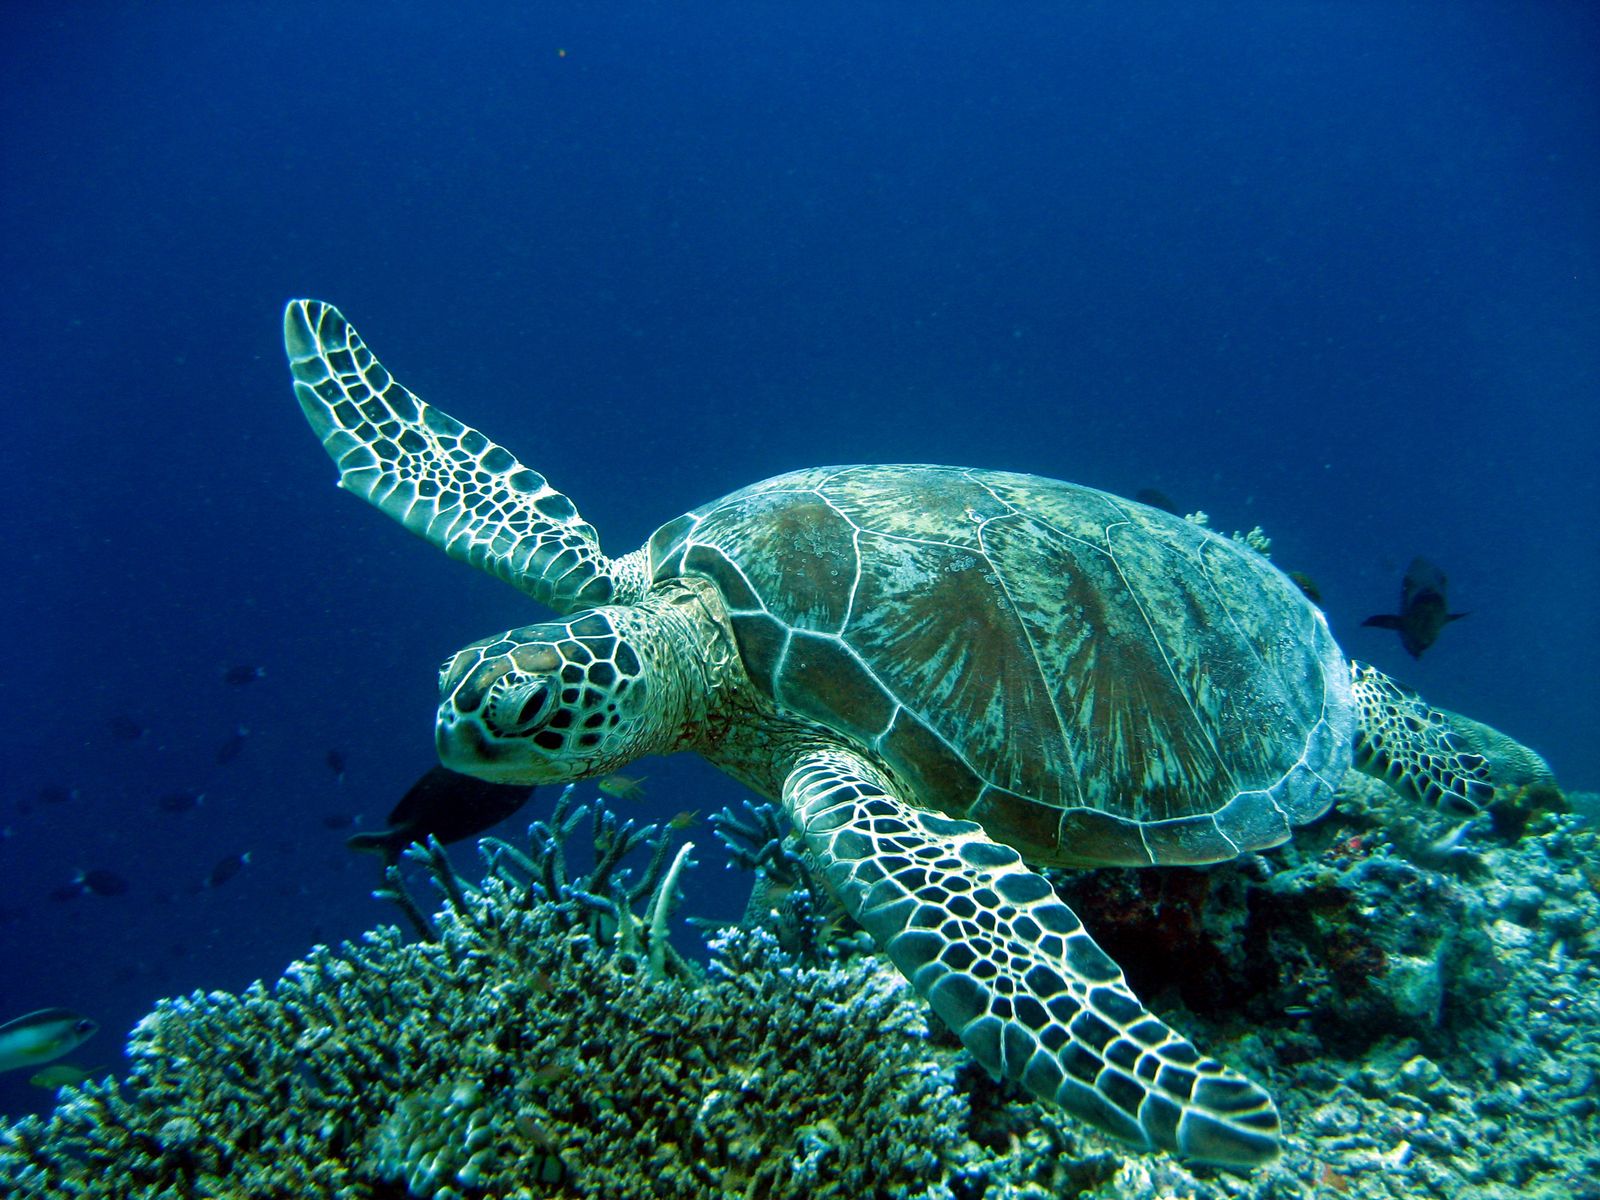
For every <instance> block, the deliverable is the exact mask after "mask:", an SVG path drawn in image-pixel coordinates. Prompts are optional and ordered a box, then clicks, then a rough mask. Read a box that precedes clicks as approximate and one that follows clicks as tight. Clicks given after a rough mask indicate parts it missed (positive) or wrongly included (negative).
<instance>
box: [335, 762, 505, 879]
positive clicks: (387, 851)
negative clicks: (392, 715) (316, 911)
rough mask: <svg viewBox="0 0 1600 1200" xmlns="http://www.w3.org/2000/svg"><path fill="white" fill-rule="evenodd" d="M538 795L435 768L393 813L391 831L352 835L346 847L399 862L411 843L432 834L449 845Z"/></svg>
mask: <svg viewBox="0 0 1600 1200" xmlns="http://www.w3.org/2000/svg"><path fill="white" fill-rule="evenodd" d="M532 795H533V787H532V785H531V784H524V783H489V782H487V781H486V780H482V779H474V778H473V777H472V776H471V775H463V774H461V772H459V771H452V770H451V769H450V768H449V767H433V768H431V769H430V770H429V771H427V772H426V773H425V774H424V775H423V776H422V778H421V779H419V780H417V781H416V782H415V783H414V784H412V785H411V787H410V788H409V789H407V791H406V794H405V795H404V796H401V797H400V802H399V803H398V804H396V805H395V806H394V811H393V812H391V813H390V814H389V821H388V828H387V829H381V830H375V831H373V832H371V833H357V834H352V835H351V836H350V837H348V838H346V839H345V843H344V844H345V845H347V846H349V847H350V849H352V850H367V851H373V852H375V853H378V854H381V855H383V858H384V861H385V862H386V863H392V862H394V861H395V860H396V859H398V858H399V856H400V852H401V851H402V850H404V849H405V848H406V847H407V846H409V845H411V843H412V842H425V841H427V840H428V836H429V835H430V834H431V835H433V836H434V837H436V838H438V839H439V840H440V841H441V842H443V843H444V844H446V845H449V844H450V843H451V842H459V841H461V839H462V838H469V837H471V836H472V835H473V834H475V833H482V832H483V831H484V830H485V829H488V828H489V827H490V826H491V825H498V824H499V823H500V822H501V821H504V820H505V819H506V818H507V817H509V816H510V815H511V814H512V813H514V812H516V811H517V809H519V808H521V807H522V806H523V805H524V804H526V803H527V802H528V797H530V796H532Z"/></svg>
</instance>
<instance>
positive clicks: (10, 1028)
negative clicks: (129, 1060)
mask: <svg viewBox="0 0 1600 1200" xmlns="http://www.w3.org/2000/svg"><path fill="white" fill-rule="evenodd" d="M99 1028H100V1026H99V1025H98V1024H97V1023H96V1022H94V1021H91V1020H90V1019H89V1018H88V1017H80V1016H79V1015H78V1014H77V1013H75V1012H71V1011H69V1010H68V1009H65V1008H41V1009H40V1010H39V1011H38V1012H31V1013H28V1014H26V1015H25V1016H21V1017H18V1018H17V1019H16V1020H14V1021H7V1022H6V1023H5V1024H4V1025H0V1071H15V1070H17V1069H18V1068H20V1067H37V1066H38V1065H39V1064H40V1063H47V1062H49V1061H50V1060H51V1059H52V1058H60V1057H61V1056H62V1055H63V1054H67V1053H70V1052H71V1051H73V1050H75V1049H77V1048H78V1047H79V1046H81V1045H82V1044H83V1043H84V1042H86V1041H88V1040H89V1039H90V1038H91V1037H93V1036H94V1032H95V1030H97V1029H99Z"/></svg>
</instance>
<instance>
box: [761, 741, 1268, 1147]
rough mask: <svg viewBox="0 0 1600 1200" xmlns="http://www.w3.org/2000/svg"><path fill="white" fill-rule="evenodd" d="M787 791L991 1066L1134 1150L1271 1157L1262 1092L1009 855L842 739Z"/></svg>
mask: <svg viewBox="0 0 1600 1200" xmlns="http://www.w3.org/2000/svg"><path fill="white" fill-rule="evenodd" d="M783 799H784V803H785V805H786V806H787V807H788V809H789V812H790V814H791V816H792V817H793V818H794V821H795V824H796V825H798V826H799V828H800V830H801V832H802V834H803V835H804V838H805V842H806V846H807V848H808V849H809V851H810V852H811V854H812V855H813V856H814V857H815V858H816V860H817V862H818V864H819V866H820V868H821V870H822V873H823V876H824V878H825V879H826V880H827V882H828V885H829V887H830V888H831V889H832V891H833V892H834V893H835V895H837V896H838V897H839V899H840V900H841V901H842V902H843V904H844V906H845V907H846V908H847V909H849V911H850V913H851V914H852V915H853V916H854V917H855V918H856V919H857V920H858V921H860V922H861V924H862V925H864V926H865V927H866V929H867V931H868V932H869V933H871V934H872V936H873V938H874V940H876V941H877V943H878V945H879V946H880V947H882V948H883V950H884V951H885V952H886V953H887V954H888V955H889V957H890V959H892V960H893V962H894V964H895V966H897V967H899V968H900V970H901V971H902V972H904V973H905V975H906V978H908V979H909V980H910V981H911V983H912V984H913V986H915V987H916V989H917V990H918V991H919V992H921V993H922V994H923V995H924V996H926V997H927V999H928V1001H929V1002H930V1003H931V1004H932V1005H933V1009H934V1011H935V1012H937V1013H938V1014H939V1016H940V1018H942V1019H943V1020H944V1021H945V1023H946V1024H948V1025H949V1026H950V1027H951V1028H952V1029H953V1030H955V1032H956V1034H957V1035H958V1036H959V1037H960V1038H961V1040H962V1042H963V1043H964V1044H965V1045H966V1047H967V1049H968V1050H970V1051H971V1052H972V1054H973V1057H975V1058H976V1059H977V1060H978V1061H979V1062H980V1063H982V1064H983V1066H984V1067H985V1068H986V1069H987V1070H988V1071H989V1072H990V1074H992V1075H994V1076H996V1077H997V1078H1000V1077H1003V1078H1006V1079H1011V1080H1015V1081H1017V1082H1019V1083H1021V1084H1022V1085H1023V1086H1025V1087H1026V1088H1027V1089H1028V1090H1029V1091H1031V1092H1033V1093H1034V1095H1036V1096H1040V1097H1042V1098H1044V1099H1046V1100H1050V1101H1053V1102H1055V1103H1056V1104H1059V1105H1060V1106H1061V1107H1062V1108H1064V1109H1066V1110H1067V1111H1068V1112H1071V1113H1072V1114H1074V1115H1075V1116H1078V1117H1082V1118H1083V1119H1084V1120H1086V1121H1089V1122H1090V1123H1092V1124H1094V1125H1095V1126H1097V1127H1099V1128H1100V1129H1103V1130H1105V1131H1106V1132H1107V1133H1110V1134H1113V1135H1114V1136H1116V1137H1119V1138H1122V1139H1123V1140H1125V1141H1128V1142H1131V1143H1133V1144H1134V1145H1135V1146H1139V1147H1142V1148H1145V1149H1154V1148H1160V1149H1164V1150H1170V1151H1172V1152H1173V1153H1175V1154H1179V1155H1182V1156H1183V1157H1186V1158H1191V1159H1197V1160H1200V1161H1202V1162H1210V1163H1218V1164H1221V1165H1226V1166H1236V1167H1248V1166H1255V1165H1258V1164H1260V1163H1264V1162H1268V1161H1270V1160H1271V1159H1273V1158H1274V1157H1276V1156H1277V1154H1278V1136H1279V1128H1278V1114H1277V1110H1276V1109H1275V1108H1274V1107H1273V1104H1272V1099H1271V1097H1269V1096H1268V1095H1267V1093H1266V1092H1264V1091H1263V1090H1262V1089H1261V1088H1259V1087H1258V1086H1256V1085H1255V1084H1254V1083H1251V1082H1250V1081H1249V1080H1248V1079H1246V1078H1245V1077H1244V1076H1242V1075H1240V1074H1238V1073H1236V1072H1234V1071H1232V1070H1230V1069H1228V1068H1227V1067H1225V1066H1223V1065H1222V1064H1221V1063H1219V1062H1216V1061H1214V1060H1212V1059H1209V1058H1202V1057H1201V1056H1200V1053H1199V1052H1198V1051H1197V1050H1196V1049H1195V1048H1194V1046H1192V1045H1191V1044H1190V1043H1189V1042H1187V1041H1185V1040H1184V1039H1183V1038H1181V1037H1179V1036H1178V1035H1177V1034H1176V1033H1174V1032H1173V1031H1172V1030H1171V1029H1169V1028H1168V1027H1167V1026H1166V1025H1165V1024H1163V1023H1162V1022H1161V1021H1160V1020H1159V1019H1157V1018H1156V1017H1154V1016H1152V1015H1151V1014H1150V1013H1149V1012H1148V1011H1147V1010H1146V1009H1145V1007H1144V1006H1143V1005H1142V1004H1140V1003H1139V1001H1138V999H1137V998H1136V997H1135V996H1134V994H1133V993H1132V992H1131V991H1129V990H1128V985H1127V983H1126V981H1125V980H1124V979H1123V976H1122V971H1121V969H1120V968H1119V967H1118V966H1117V964H1116V963H1114V962H1112V961H1111V959H1110V958H1108V957H1107V956H1106V954H1105V952H1104V951H1102V950H1101V949H1100V947H1099V946H1097V945H1095V943H1094V941H1093V939H1092V938H1090V936H1089V935H1088V933H1086V932H1085V931H1084V928H1083V924H1082V922H1080V921H1079V920H1078V918H1077V917H1076V916H1074V915H1073V913H1072V910H1071V909H1069V908H1068V907H1067V906H1066V905H1065V904H1063V903H1062V902H1061V901H1060V900H1059V899H1058V898H1057V897H1056V894H1055V892H1054V891H1052V890H1051V888H1050V885H1049V883H1047V882H1046V881H1045V879H1044V878H1043V877H1042V876H1040V875H1036V874H1034V873H1033V872H1032V871H1030V870H1028V869H1027V868H1026V867H1025V866H1023V864H1022V857H1021V855H1019V854H1018V853H1017V852H1016V851H1015V850H1013V849H1011V848H1010V847H1008V846H1002V845H999V844H997V843H995V842H993V841H990V840H989V839H988V838H987V837H986V836H985V835H984V833H983V830H982V829H981V828H980V827H979V826H977V825H976V824H974V823H972V822H971V821H957V820H952V819H951V818H949V817H944V816H940V815H938V814H936V813H930V812H923V811H921V810H918V809H915V808H912V807H911V806H910V805H908V804H906V803H904V802H903V801H901V800H900V799H899V798H897V797H896V796H895V795H894V794H893V793H892V791H891V789H890V788H889V786H888V785H887V782H886V781H885V780H884V779H883V778H882V777H881V775H880V774H879V773H878V772H877V771H875V770H874V769H873V768H872V767H871V766H870V765H868V764H867V763H865V762H864V761H863V760H862V759H861V758H860V757H859V756H857V755H855V754H853V753H852V752H850V751H849V750H846V749H844V748H829V749H823V750H818V751H816V752H814V753H812V754H810V755H808V756H806V757H805V758H803V759H802V760H801V761H800V762H799V763H798V764H796V766H795V768H794V770H793V771H791V772H790V774H789V777H788V779H787V780H785V782H784V787H783Z"/></svg>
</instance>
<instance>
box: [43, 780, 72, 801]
mask: <svg viewBox="0 0 1600 1200" xmlns="http://www.w3.org/2000/svg"><path fill="white" fill-rule="evenodd" d="M78 795H79V793H78V789H77V788H69V787H62V786H61V785H60V784H58V783H51V784H46V785H45V786H44V787H42V788H40V789H39V799H41V800H43V801H44V802H45V803H46V804H65V803H67V802H68V801H69V800H76V799H77V798H78Z"/></svg>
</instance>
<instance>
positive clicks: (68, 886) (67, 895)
mask: <svg viewBox="0 0 1600 1200" xmlns="http://www.w3.org/2000/svg"><path fill="white" fill-rule="evenodd" d="M86 890H87V889H86V888H85V887H84V886H83V880H81V879H74V880H72V881H71V882H69V883H63V884H62V885H61V886H60V887H58V888H52V889H51V891H50V899H52V900H54V901H56V902H57V903H58V904H64V903H66V902H67V901H68V900H76V899H77V898H78V897H79V896H81V895H83V893H84V892H85V891H86Z"/></svg>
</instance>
